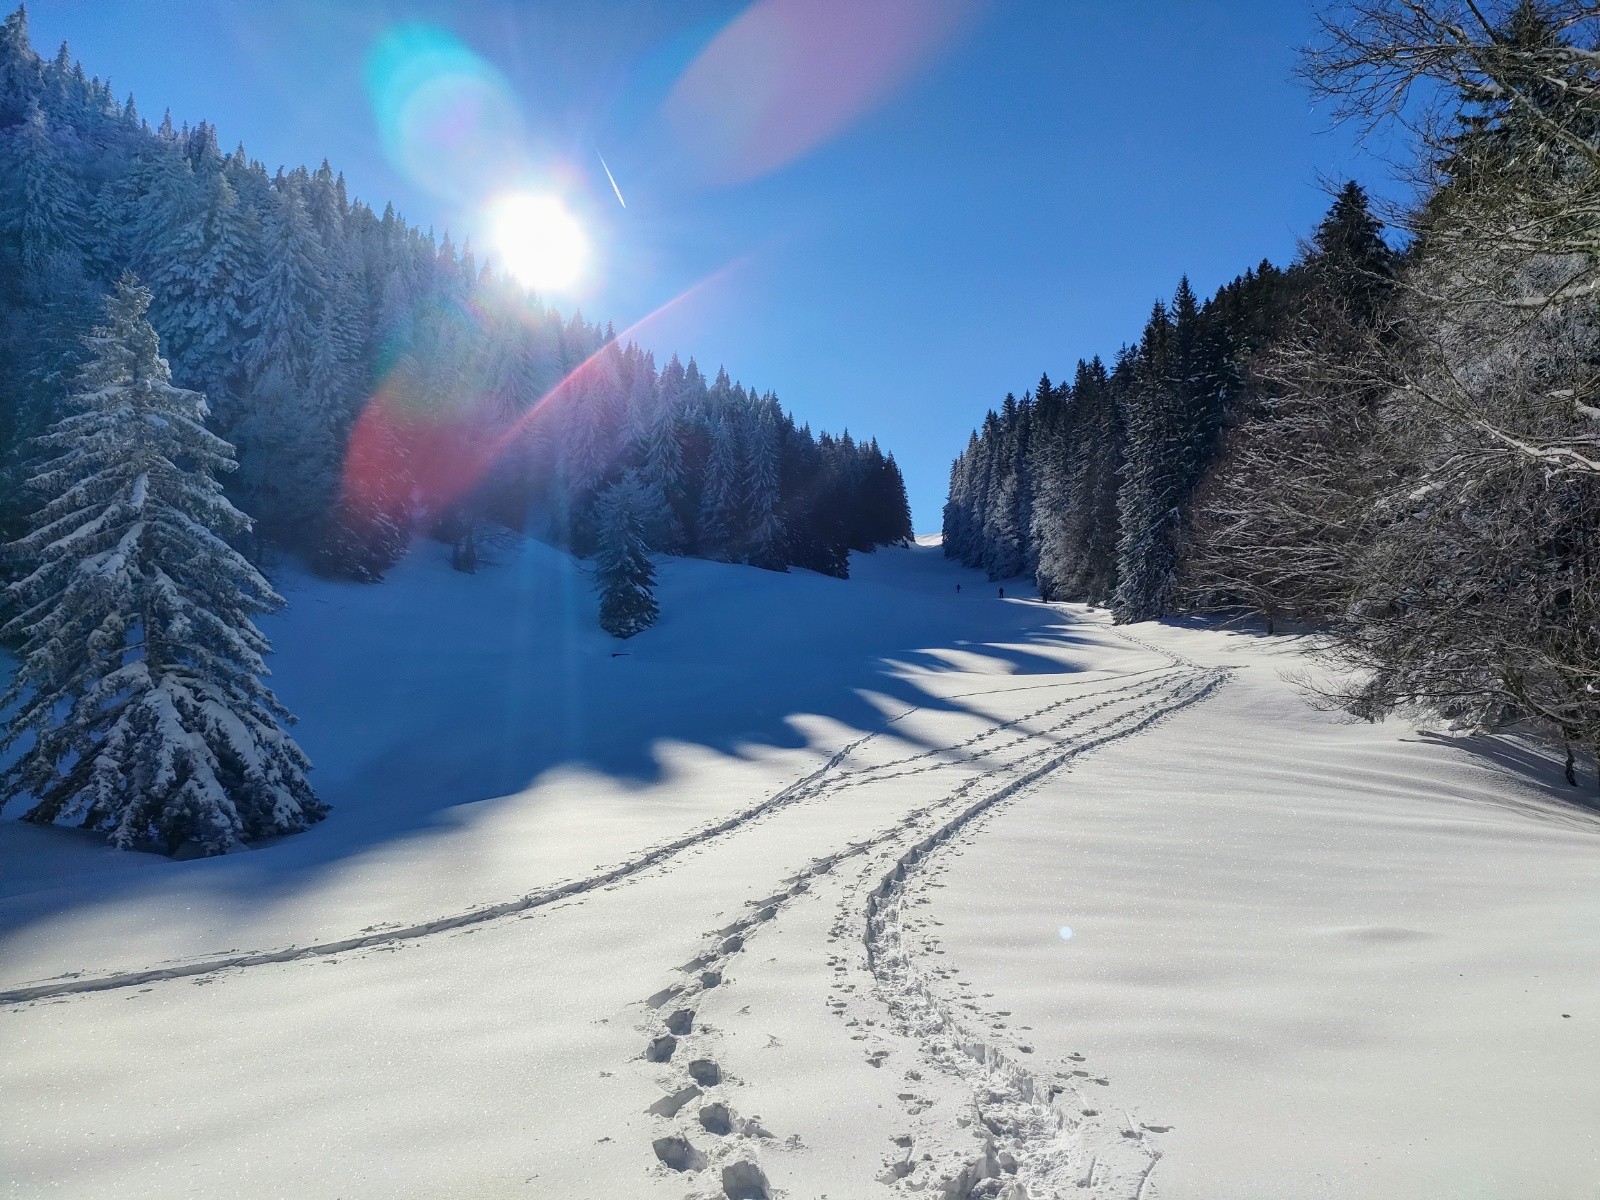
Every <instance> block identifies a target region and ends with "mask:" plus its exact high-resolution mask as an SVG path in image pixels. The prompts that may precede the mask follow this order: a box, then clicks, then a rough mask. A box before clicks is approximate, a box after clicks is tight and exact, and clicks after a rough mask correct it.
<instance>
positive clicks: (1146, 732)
mask: <svg viewBox="0 0 1600 1200" xmlns="http://www.w3.org/2000/svg"><path fill="white" fill-rule="evenodd" d="M445 553H446V552H445V551H444V550H443V549H441V548H439V547H434V546H425V547H423V548H422V549H421V550H420V551H419V552H417V553H413V554H412V555H411V556H410V557H409V558H408V559H406V560H405V562H404V564H403V565H402V567H401V568H400V569H399V570H398V571H397V572H396V573H395V575H394V578H393V580H392V581H391V582H390V583H389V584H387V585H386V586H384V587H380V588H367V587H361V586H358V585H353V584H340V583H333V582H329V581H326V580H319V579H315V578H311V577H294V578H292V579H290V580H288V581H287V583H286V586H287V587H288V588H289V594H290V599H291V604H290V606H289V608H288V610H287V611H286V612H285V613H283V614H281V615H280V616H277V617H275V618H273V619H272V620H271V622H270V623H269V625H270V629H269V632H270V633H271V635H272V637H273V639H274V641H275V643H276V646H277V654H276V655H275V657H274V661H273V666H274V670H275V676H274V679H275V684H276V686H277V688H278V690H279V691H280V693H281V694H282V695H283V697H284V698H285V700H286V701H287V702H288V703H289V704H290V706H291V707H292V708H294V709H296V710H297V711H298V712H299V713H300V715H301V716H302V717H303V718H304V720H303V724H302V726H301V727H300V728H301V730H302V738H303V742H304V745H305V746H306V748H307V750H308V752H309V753H310V755H311V757H312V758H313V760H315V761H316V763H317V772H316V773H317V779H318V786H319V788H320V789H321V790H322V792H323V793H324V794H325V795H326V796H327V797H328V798H329V799H330V800H331V801H332V802H333V803H334V810H333V814H332V815H331V816H330V817H329V818H328V819H327V820H325V821H324V822H322V823H320V824H319V825H317V826H315V827H314V828H312V829H311V830H310V831H308V832H307V833H305V834H302V835H299V836H297V837H293V838H287V839H283V840H281V841H279V842H277V843H274V844H268V845H264V846H262V847H260V848H258V849H255V850H252V851H249V852H245V853H240V854H233V855H228V856H225V857H223V858H219V859H210V860H200V861H193V862H172V861H169V860H166V859H163V858H160V857H157V856H153V855H129V854H125V853H120V854H119V853H116V852H113V851H109V850H106V849H104V848H102V847H101V846H99V845H98V844H96V843H93V842H88V841H79V840H78V839H77V838H75V837H74V836H73V835H72V834H70V833H66V832H64V831H60V830H38V829H32V828H26V827H23V826H20V825H18V824H17V823H15V822H5V823H3V824H0V846H3V847H4V859H3V861H0V879H3V881H4V882H3V884H0V888H3V894H4V905H3V908H0V913H3V920H4V923H5V929H6V938H5V952H4V954H3V956H0V962H3V964H4V965H3V968H0V970H3V982H0V1001H3V1004H4V1008H5V1013H4V1016H5V1019H6V1021H7V1029H8V1030H9V1031H10V1034H11V1039H10V1042H9V1045H10V1046H11V1047H12V1051H11V1053H9V1054H8V1055H7V1056H6V1059H5V1065H4V1067H3V1068H0V1070H3V1073H4V1074H3V1079H4V1082H3V1086H0V1129H3V1130H4V1132H3V1133H0V1146H3V1153H4V1157H5V1159H6V1161H7V1162H8V1164H9V1168H10V1172H9V1177H10V1179H11V1180H12V1181H13V1183H12V1187H13V1188H14V1189H15V1190H16V1191H17V1193H18V1194H20V1195H31V1194H45V1193H49V1192H64V1193H67V1194H73V1195H80V1196H100V1195H104V1196H112V1195H115V1196H118V1197H130V1196H211V1195H216V1194H219V1193H222V1192H226V1193H229V1194H237V1195H259V1196H280V1195H285V1194H295V1195H305V1196H335V1195H337V1196H343V1197H354V1196H395V1195H418V1196H421V1195H474V1196H485V1195H503V1194H507V1195H508V1194H512V1193H519V1194H535V1195H589V1194H610V1195H625V1196H655V1195H659V1196H664V1197H665V1196H680V1197H681V1196H685V1195H691V1196H695V1197H711V1196H724V1197H750V1196H765V1195H772V1196H778V1195H788V1196H792V1197H799V1196H823V1195H829V1196H834V1197H846V1196H850V1197H854V1196H871V1195H879V1194H882V1195H885V1196H888V1195H894V1194H901V1193H904V1194H913V1193H914V1192H915V1191H917V1190H921V1191H922V1192H923V1193H924V1194H926V1192H927V1190H928V1189H930V1188H934V1189H937V1187H938V1186H940V1185H942V1184H944V1183H946V1182H948V1181H958V1180H964V1186H965V1187H967V1189H968V1190H969V1191H970V1190H971V1189H972V1188H974V1187H978V1186H980V1185H981V1184H982V1180H983V1179H984V1178H985V1177H987V1176H989V1175H991V1174H992V1175H993V1176H994V1179H995V1182H994V1184H993V1186H992V1187H990V1188H989V1190H988V1191H986V1192H983V1193H981V1194H992V1195H1003V1196H1009V1197H1012V1198H1013V1200H1015V1198H1017V1197H1021V1196H1023V1195H1027V1196H1028V1197H1031V1198H1033V1200H1038V1197H1042V1196H1065V1195H1081V1194H1084V1193H1083V1192H1082V1191H1080V1190H1079V1185H1080V1183H1087V1184H1088V1186H1089V1187H1090V1189H1091V1190H1090V1191H1089V1193H1088V1194H1092V1195H1096V1196H1108V1197H1120V1196H1126V1197H1134V1196H1140V1197H1141V1198H1142V1200H1150V1198H1151V1197H1166V1198H1167V1200H1174V1198H1181V1197H1206V1198H1208V1200H1229V1198H1235V1197H1237V1198H1240V1200H1242V1198H1244V1197H1256V1196H1262V1195H1294V1196H1316V1195H1329V1196H1335V1195H1352V1194H1354V1195H1362V1196H1371V1197H1393V1198H1395V1200H1401V1198H1405V1200H1412V1198H1414V1197H1418V1196H1444V1195H1460V1194H1464V1193H1467V1192H1469V1191H1470V1189H1472V1188H1474V1187H1478V1188H1487V1189H1488V1194H1492V1195H1495V1196H1497V1197H1526V1198H1527V1200H1535V1198H1536V1197H1537V1198H1541V1200H1542V1198H1547V1197H1550V1196H1555V1195H1568V1194H1571V1195H1577V1194H1579V1193H1580V1189H1581V1188H1582V1187H1585V1186H1587V1185H1588V1183H1589V1182H1590V1181H1592V1179H1593V1177H1594V1174H1595V1171H1596V1169H1597V1167H1600V1145H1597V1143H1596V1141H1595V1139H1594V1134H1593V1130H1592V1129H1591V1128H1590V1125H1591V1124H1592V1123H1591V1122H1589V1121H1588V1120H1587V1119H1586V1114H1588V1113H1592V1112H1593V1111H1594V1109H1595V1107H1596V1104H1597V1103H1600V1092H1597V1090H1596V1086H1597V1085H1596V1082H1595V1076H1594V1072H1593V1071H1592V1069H1590V1066H1591V1064H1592V1063H1593V1062H1595V1061H1596V1058H1597V1054H1600V1032H1597V1031H1600V1025H1597V1022H1600V1013H1596V1012H1594V1011H1591V1009H1592V1007H1593V1005H1592V999H1591V998H1592V997H1593V996H1594V995H1596V994H1597V993H1600V968H1597V967H1596V965H1595V964H1597V963H1600V953H1597V952H1600V943H1597V941H1596V937H1597V933H1596V931H1597V930H1600V912H1597V910H1596V908H1595V901H1594V899H1593V897H1595V896H1597V895H1600V889H1597V887H1596V884H1597V883H1600V855H1597V853H1596V852H1597V851H1600V820H1597V819H1596V817H1595V815H1594V813H1593V812H1592V811H1590V810H1587V809H1583V808H1580V807H1575V806H1573V805H1572V804H1570V803H1569V802H1567V800H1566V799H1565V797H1566V795H1567V794H1568V790H1567V789H1566V788H1565V785H1564V784H1557V783H1555V782H1553V779H1554V777H1555V772H1554V769H1553V764H1551V763H1549V762H1548V761H1546V760H1544V759H1542V758H1540V757H1539V756H1538V755H1536V754H1535V753H1534V752H1533V751H1532V750H1530V749H1529V748H1527V747H1525V746H1521V745H1519V744H1518V743H1515V742H1511V741H1505V740H1499V741H1482V742H1471V741H1467V742H1455V741H1450V740H1447V739H1443V738H1439V737H1436V736H1432V735H1428V734H1424V733H1420V732H1418V731H1417V730H1415V729H1413V728H1411V727H1409V726H1404V725H1401V724H1398V723H1393V722H1391V723H1387V724H1381V725H1370V726H1351V725H1347V724H1341V723H1339V722H1338V721H1336V720H1335V719H1334V718H1332V717H1330V716H1329V715H1327V714H1325V713H1321V712H1318V711H1316V710H1315V709H1314V708H1312V707H1311V706H1310V705H1309V704H1308V703H1307V702H1306V701H1305V699H1304V698H1303V697H1302V696H1301V695H1300V694H1299V693H1298V692H1297V691H1296V690H1295V689H1294V688H1293V687H1292V686H1291V685H1290V684H1288V683H1286V682H1285V681H1284V680H1283V678H1282V673H1283V672H1284V671H1285V670H1291V669H1295V668H1297V666H1298V665H1299V659H1298V657H1297V651H1296V650H1295V648H1294V644H1293V643H1292V642H1289V641H1286V640H1284V639H1260V638H1257V637H1255V636H1252V635H1250V634H1248V633H1237V632H1235V633H1225V632H1217V631H1211V630H1207V629H1204V628H1200V627H1181V626H1176V625H1163V626H1144V627H1141V628H1140V629H1139V630H1138V631H1137V632H1136V635H1132V634H1129V633H1125V632H1121V631H1119V630H1116V629H1114V628H1112V627H1111V626H1110V625H1108V624H1107V622H1106V620H1105V619H1104V617H1103V616H1102V615H1100V614H1099V613H1097V612H1094V611H1090V610H1086V609H1083V608H1081V607H1076V606H1065V605H1044V604H1041V603H1039V602H1038V601H1035V600H1028V599H1017V598H1015V597H1014V596H1012V597H1010V598H1008V599H1006V600H1004V601H1001V600H999V599H998V598H997V597H996V595H995V591H994V588H993V587H992V585H988V584H986V583H985V582H983V580H982V578H981V576H980V575H978V574H977V573H975V572H972V571H968V570H965V569H962V568H960V567H957V566H954V565H952V564H950V563H949V562H948V561H947V560H944V559H943V558H942V556H941V554H940V550H939V548H938V547H936V546H919V547H915V548H911V549H905V550H882V551H879V552H878V553H876V554H873V555H863V556H857V557H856V558H855V560H854V562H853V564H852V567H853V570H852V575H853V576H854V578H853V579H851V580H850V581H848V582H847V581H841V580H836V579H830V578H827V577H824V576H820V575H815V574H811V573H808V572H793V573H790V574H787V575H778V574H774V573H771V572H764V571H758V570H754V569H751V568H748V567H738V566H729V565H722V564H712V563H703V562H694V561H671V562H667V563H665V564H664V565H663V567H662V570H661V584H660V586H661V594H662V596H663V597H664V599H665V601H666V603H665V604H664V612H665V613H666V614H667V615H666V616H664V618H663V620H662V622H661V623H660V624H659V625H658V626H656V627H655V628H653V629H651V630H649V631H647V632H646V633H644V634H641V635H640V636H638V637H637V638H635V639H632V640H631V641H630V642H628V643H626V645H625V647H623V648H625V649H626V651H627V653H626V655H624V656H621V657H614V656H613V652H614V651H615V650H616V649H617V648H619V643H617V642H615V641H613V640H612V639H608V638H606V637H604V636H603V635H601V634H600V633H598V631H595V630H593V629H592V628H591V627H590V622H589V620H588V619H587V617H586V616H585V615H584V614H583V613H582V612H579V611H576V610H578V609H579V608H582V607H586V605H587V598H586V583H585V580H584V579H583V578H582V576H581V570H580V567H579V566H578V565H577V564H576V563H575V562H574V560H572V559H570V558H569V557H567V556H566V555H564V554H561V553H559V552H556V551H553V550H551V549H549V548H548V547H545V546H543V545H540V544H538V543H529V544H525V545H521V546H518V545H515V544H512V543H507V544H506V545H505V546H502V547H499V548H497V550H496V551H495V555H494V557H495V560H496V561H494V562H493V563H491V564H490V565H488V566H486V567H485V569H484V570H483V571H482V573H481V574H480V575H479V576H477V577H471V578H469V577H466V576H463V575H461V574H459V573H457V572H453V571H451V570H450V569H449V566H448V564H447V562H445V561H444V556H445ZM957 585H960V591H959V593H958V592H957ZM563 612H566V613H568V614H571V615H570V616H569V617H567V618H564V619H552V617H551V614H559V613H563ZM1001 883H1003V884H1004V886H997V885H998V884H1001ZM1557 1095H1559V1096H1561V1097H1562V1098H1563V1102H1562V1103H1561V1104H1559V1105H1551V1104H1549V1103H1546V1102H1544V1098H1547V1097H1550V1096H1557ZM1308 1130H1315V1131H1316V1134H1317V1136H1315V1137H1310V1136H1307V1131H1308ZM1024 1189H1025V1190H1024ZM933 1194H939V1193H938V1192H937V1190H935V1191H934V1192H933ZM963 1194H964V1193H963Z"/></svg>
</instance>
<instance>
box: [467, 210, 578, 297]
mask: <svg viewBox="0 0 1600 1200" xmlns="http://www.w3.org/2000/svg"><path fill="white" fill-rule="evenodd" d="M489 229H490V235H491V237H492V238H493V241H494V251H495V257H496V258H497V259H498V261H499V263H500V265H501V266H502V267H503V268H504V269H505V271H506V272H507V273H508V274H509V275H511V277H512V278H513V279H515V280H516V281H517V282H518V283H520V284H522V285H523V286H524V287H529V288H532V289H533V290H534V291H536V292H559V291H563V290H565V289H567V288H570V287H571V286H572V285H573V284H575V283H577V282H578V280H579V279H580V278H581V277H582V275H583V270H584V267H586V266H587V265H588V262H589V239H588V236H587V235H586V234H585V233H584V231H583V226H582V225H580V224H579V223H578V219H577V218H576V217H574V216H573V215H572V213H571V212H569V211H568V209H567V206H566V205H564V204H562V203H561V201H560V200H559V199H557V198H556V197H555V196H551V195H542V194H540V193H537V192H512V193H511V194H509V195H506V196H502V197H501V198H500V199H499V200H497V201H495V202H494V204H493V205H492V206H491V207H490V215H489Z"/></svg>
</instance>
